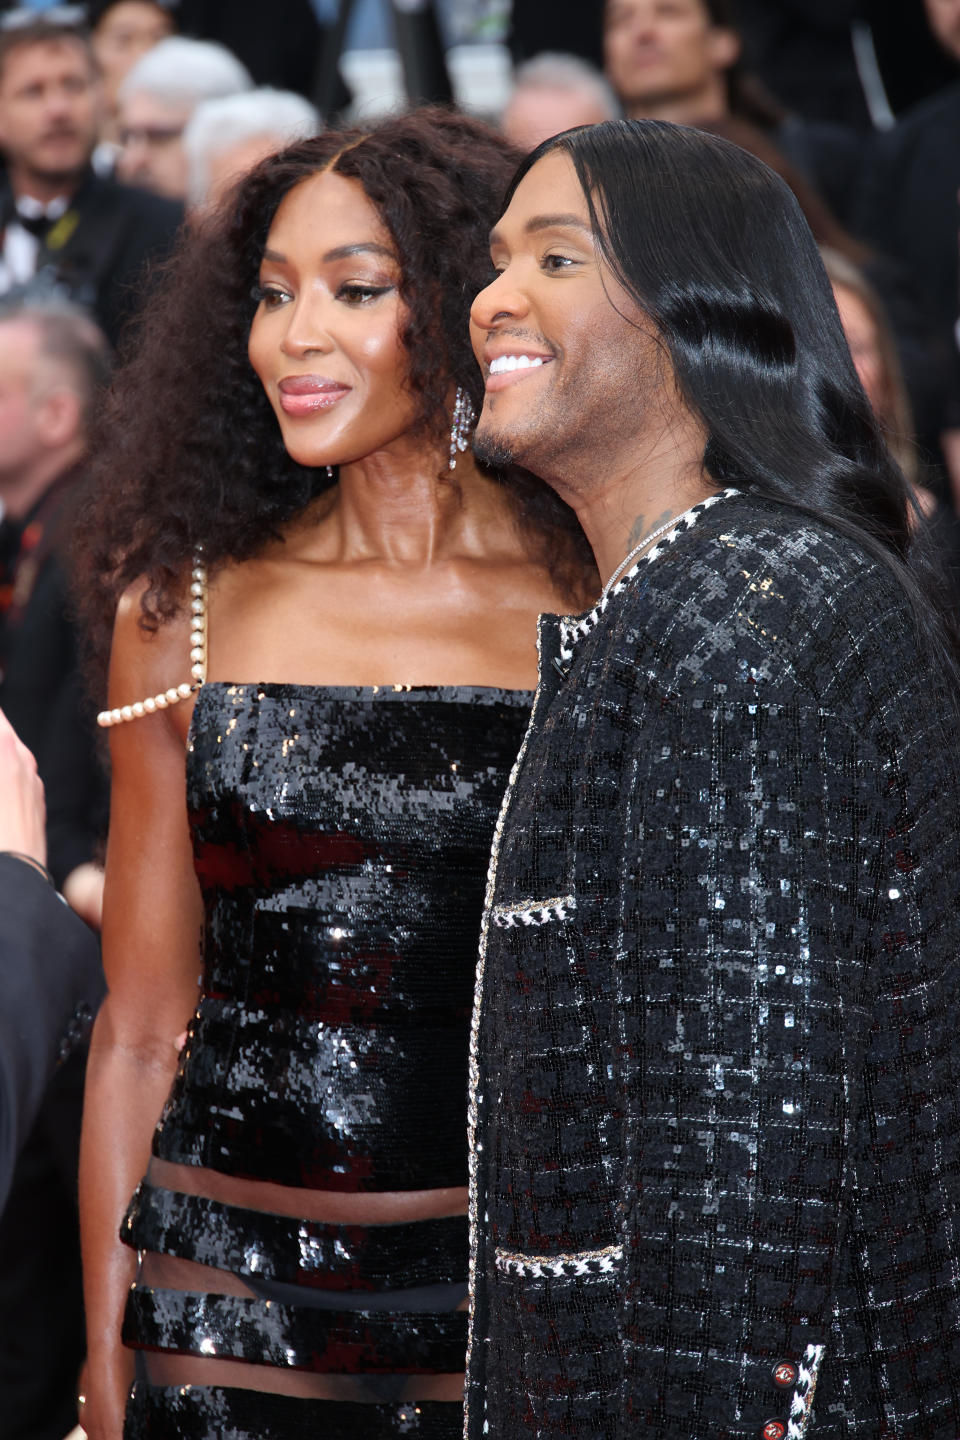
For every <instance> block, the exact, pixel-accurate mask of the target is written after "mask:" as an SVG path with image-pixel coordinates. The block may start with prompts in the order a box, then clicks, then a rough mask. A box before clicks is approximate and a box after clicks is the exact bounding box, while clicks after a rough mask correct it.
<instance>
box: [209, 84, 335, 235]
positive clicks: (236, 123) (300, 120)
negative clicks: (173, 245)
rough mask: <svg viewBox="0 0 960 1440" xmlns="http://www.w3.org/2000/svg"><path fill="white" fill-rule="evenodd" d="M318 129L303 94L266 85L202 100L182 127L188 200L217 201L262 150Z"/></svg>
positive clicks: (273, 148)
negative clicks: (184, 126)
mask: <svg viewBox="0 0 960 1440" xmlns="http://www.w3.org/2000/svg"><path fill="white" fill-rule="evenodd" d="M319 130H320V116H319V115H318V114H317V111H316V110H315V109H314V107H313V106H312V105H311V104H310V102H309V100H305V99H304V98H303V96H302V95H296V94H294V92H293V91H292V90H273V89H271V88H270V87H268V86H265V87H263V88H262V89H259V90H248V91H244V92H243V93H242V94H240V95H226V96H224V98H223V99H222V100H205V101H204V102H203V104H202V105H198V106H197V108H196V110H194V112H193V114H192V115H191V117H190V119H189V121H188V122H187V127H186V129H185V130H184V132H183V148H184V151H185V153H186V157H187V204H188V206H189V208H190V210H191V211H193V212H197V211H200V210H203V209H206V208H208V207H210V206H213V205H216V204H217V202H218V201H219V200H220V198H221V197H222V196H223V194H224V193H225V192H226V191H227V190H228V189H229V188H230V186H231V185H232V184H233V182H234V181H235V180H237V179H239V177H240V176H241V175H244V174H246V172H247V171H248V170H252V169H253V167H254V165H256V164H257V163H258V162H259V161H260V160H262V159H264V157H265V156H267V155H271V154H273V152H274V151H276V150H280V149H282V148H283V146H284V145H289V144H291V143H292V142H293V141H294V140H302V139H306V138H307V136H309V135H316V134H317V133H318V132H319Z"/></svg>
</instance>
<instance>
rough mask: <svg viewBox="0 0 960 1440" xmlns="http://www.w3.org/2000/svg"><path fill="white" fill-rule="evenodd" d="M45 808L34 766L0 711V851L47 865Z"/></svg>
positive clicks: (35, 766) (41, 786)
mask: <svg viewBox="0 0 960 1440" xmlns="http://www.w3.org/2000/svg"><path fill="white" fill-rule="evenodd" d="M46 820H47V807H46V802H45V801H44V797H43V781H42V780H41V779H40V776H39V775H38V774H37V762H36V760H34V758H33V756H32V755H31V753H30V751H29V750H28V749H27V747H26V745H24V744H23V743H22V742H21V741H20V740H18V738H17V736H16V733H15V731H14V729H13V726H12V725H11V724H10V722H9V720H8V719H7V717H6V716H5V715H4V714H3V712H2V711H0V850H15V851H17V852H18V853H19V854H21V855H29V856H30V858H31V859H32V860H36V861H37V863H38V864H39V865H46V863H47V837H46Z"/></svg>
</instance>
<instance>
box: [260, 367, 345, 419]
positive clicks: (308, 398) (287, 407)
mask: <svg viewBox="0 0 960 1440" xmlns="http://www.w3.org/2000/svg"><path fill="white" fill-rule="evenodd" d="M277 390H278V392H279V395H280V407H281V409H282V410H283V411H284V413H285V414H287V415H312V414H314V413H315V412H316V411H318V410H329V409H330V408H331V407H332V406H333V405H336V403H337V401H338V400H342V399H343V397H344V395H349V394H350V386H349V385H341V384H340V383H339V381H337V380H327V379H325V378H324V377H323V376H322V375H289V376H287V377H286V379H284V380H281V381H280V383H279V385H278V386H277Z"/></svg>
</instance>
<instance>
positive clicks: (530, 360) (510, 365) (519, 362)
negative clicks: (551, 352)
mask: <svg viewBox="0 0 960 1440" xmlns="http://www.w3.org/2000/svg"><path fill="white" fill-rule="evenodd" d="M542 364H543V356H542V355H498V356H497V358H496V360H491V362H490V374H491V375H505V374H506V373H507V371H508V370H535V369H536V368H537V366H538V365H542Z"/></svg>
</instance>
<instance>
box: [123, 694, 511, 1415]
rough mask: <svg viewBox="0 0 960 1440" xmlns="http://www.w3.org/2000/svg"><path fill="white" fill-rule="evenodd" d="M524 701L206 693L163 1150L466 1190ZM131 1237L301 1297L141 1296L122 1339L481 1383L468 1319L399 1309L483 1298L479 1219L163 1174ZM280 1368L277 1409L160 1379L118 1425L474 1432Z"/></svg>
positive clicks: (176, 1157)
mask: <svg viewBox="0 0 960 1440" xmlns="http://www.w3.org/2000/svg"><path fill="white" fill-rule="evenodd" d="M530 700H531V696H530V694H529V693H528V692H523V691H503V690H497V689H492V688H470V687H460V688H458V687H443V688H428V687H417V688H409V687H399V686H398V687H362V688H353V687H350V688H347V687H333V688H330V687H327V688H319V687H308V686H298V685H279V684H263V685H227V684H208V685H206V686H204V688H203V689H202V690H201V692H200V694H199V696H198V700H197V705H196V709H195V712H194V716H193V720H192V723H191V731H190V739H189V744H188V759H187V792H188V793H187V798H188V809H189V816H190V825H191V830H192V834H193V842H194V855H195V866H196V872H197V875H198V877H199V880H200V886H201V890H202V894H203V900H204V908H205V932H204V968H203V977H202V986H201V994H200V999H199V1004H198V1007H197V1011H196V1014H195V1015H194V1017H193V1020H192V1021H191V1024H190V1026H189V1029H188V1035H187V1043H186V1045H185V1047H184V1049H183V1052H182V1056H181V1063H180V1066H179V1070H178V1073H177V1076H176V1079H175V1081H174V1085H173V1088H172V1091H171V1094H170V1096H169V1099H168V1101H167V1104H166V1106H165V1108H164V1111H163V1115H162V1116H161V1119H160V1122H159V1124H158V1126H157V1130H156V1133H155V1136H154V1143H153V1151H154V1154H155V1156H157V1157H158V1158H160V1159H162V1160H166V1161H172V1162H179V1163H181V1164H187V1165H190V1166H192V1167H196V1168H197V1173H198V1174H199V1175H202V1169H203V1168H206V1169H210V1170H214V1171H217V1172H220V1173H221V1174H224V1175H230V1176H235V1177H239V1178H241V1179H252V1180H267V1181H272V1182H274V1183H279V1184H284V1185H288V1186H296V1187H303V1188H307V1189H315V1190H326V1191H339V1192H341V1193H344V1194H350V1193H359V1192H382V1191H390V1190H394V1191H403V1190H429V1189H431V1188H435V1187H440V1186H444V1187H446V1186H461V1185H464V1184H465V1183H466V1178H467V1157H466V1138H465V1133H466V1124H465V1112H466V1089H467V1053H468V1031H469V1020H470V1009H471V1003H472V996H473V983H474V970H475V960H476V948H477V934H478V931H479V924H480V915H481V909H482V899H483V886H484V877H485V873H486V867H487V862H488V856H489V849H490V839H491V834H492V830H493V825H494V819H495V816H496V814H497V810H498V808H499V804H500V801H501V797H502V792H503V787H504V784H505V782H506V777H507V773H508V770H509V767H510V765H511V764H512V762H513V759H514V757H515V755H516V751H517V748H518V746H519V743H520V739H521V736H522V733H523V729H524V726H525V724H526V720H527V715H528V712H529V705H530ZM201 1188H202V1187H201ZM121 1233H122V1238H123V1239H124V1240H125V1241H126V1243H128V1244H130V1245H132V1246H134V1247H136V1248H138V1249H140V1250H142V1251H147V1252H150V1253H156V1254H159V1255H168V1256H172V1257H177V1258H178V1259H179V1260H190V1261H193V1262H196V1263H199V1264H202V1265H206V1266H215V1267H217V1268H219V1269H225V1270H229V1271H231V1272H232V1273H233V1274H234V1275H236V1276H238V1277H240V1278H241V1279H243V1278H244V1277H246V1278H248V1279H249V1281H250V1284H251V1287H252V1288H253V1289H254V1290H255V1291H256V1286H257V1285H258V1284H260V1285H263V1284H264V1283H265V1282H278V1283H282V1284H283V1285H285V1286H287V1285H293V1286H296V1287H298V1289H299V1293H300V1294H302V1295H303V1297H304V1302H303V1304H300V1303H294V1304H289V1305H288V1304H285V1303H278V1302H277V1301H276V1300H273V1299H261V1298H248V1297H244V1296H238V1295H218V1294H215V1293H210V1294H205V1293H196V1292H193V1291H189V1292H188V1291H179V1290H171V1289H157V1288H155V1287H154V1286H152V1285H151V1284H149V1283H146V1282H140V1283H138V1284H137V1285H136V1286H135V1287H134V1288H133V1290H132V1291H131V1294H130V1298H129V1302H128V1306H127V1313H126V1319H125V1329H124V1336H125V1339H126V1341H127V1343H129V1344H131V1345H132V1346H134V1347H135V1348H139V1349H141V1350H142V1351H144V1352H148V1353H149V1352H155V1353H161V1352H164V1353H167V1354H169V1355H185V1356H200V1357H207V1358H208V1359H224V1360H227V1359H234V1360H245V1361H247V1362H250V1363H254V1364H257V1365H260V1366H263V1367H271V1368H275V1367H280V1368H290V1369H293V1370H297V1371H300V1372H313V1373H317V1374H333V1375H341V1374H342V1375H347V1376H349V1375H356V1376H364V1375H370V1376H376V1375H384V1376H387V1377H390V1376H399V1377H401V1379H402V1377H403V1376H404V1375H407V1376H409V1375H414V1376H416V1375H420V1374H422V1375H430V1374H448V1373H453V1374H456V1373H458V1372H459V1370H461V1369H462V1367H463V1363H464V1353H465V1348H466V1316H465V1314H464V1313H463V1312H462V1311H460V1312H451V1313H425V1312H421V1313H410V1314H405V1313H404V1312H403V1308H402V1297H403V1295H404V1294H407V1295H410V1296H413V1295H416V1294H419V1293H432V1292H431V1287H434V1286H439V1287H441V1288H442V1287H443V1286H445V1285H452V1288H453V1291H454V1292H456V1289H457V1285H458V1283H459V1282H463V1283H464V1284H465V1281H466V1271H467V1233H466V1218H465V1217H462V1216H454V1217H451V1218H447V1219H439V1220H424V1221H417V1222H414V1223H409V1224H396V1225H388V1224H383V1225H377V1226H369V1227H365V1226H362V1225H356V1226H353V1225H340V1226H337V1225H324V1224H319V1223H317V1222H313V1221H309V1220H298V1219H296V1218H288V1217H286V1216H282V1215H274V1214H266V1213H263V1212H260V1211H253V1210H249V1209H245V1208H244V1207H243V1206H240V1205H229V1204H224V1203H223V1202H222V1201H217V1200H214V1199H212V1198H210V1197H208V1196H205V1195H203V1194H202V1193H201V1194H197V1195H186V1194H180V1193H176V1192H172V1191H168V1190H164V1189H161V1188H158V1187H157V1186H155V1185H153V1184H148V1183H146V1182H145V1183H144V1184H143V1185H142V1186H141V1187H140V1189H139V1190H138V1192H137V1195H136V1196H135V1197H134V1199H133V1201H132V1202H131V1206H130V1208H129V1210H128V1213H127V1216H126V1218H125V1220H124V1224H123V1227H122V1232H121ZM454 1282H457V1283H454ZM423 1287H426V1291H425V1292H424V1288H423ZM211 1289H212V1290H213V1289H215V1286H213V1285H211ZM394 1291H396V1292H397V1295H398V1297H399V1298H398V1302H397V1304H396V1307H395V1308H385V1306H384V1305H383V1304H381V1305H380V1306H379V1307H376V1306H375V1307H374V1308H373V1309H370V1310H367V1311H365V1310H363V1309H362V1308H361V1309H358V1308H357V1295H358V1293H359V1294H364V1293H369V1294H371V1295H373V1292H384V1294H383V1295H382V1296H381V1295H380V1294H379V1293H378V1294H377V1295H375V1296H374V1299H376V1300H386V1299H387V1297H388V1295H389V1294H391V1293H392V1292H394ZM318 1292H332V1294H331V1298H330V1299H329V1300H328V1299H327V1298H326V1295H325V1294H318ZM461 1293H462V1292H461ZM295 1294H296V1292H295ZM311 1294H313V1295H314V1296H315V1297H316V1299H315V1302H314V1304H313V1306H312V1307H311V1304H310V1298H309V1297H310V1295H311ZM337 1294H340V1295H342V1296H344V1297H345V1298H343V1299H341V1300H339V1301H338V1300H337V1299H336V1295H337ZM321 1301H322V1302H323V1304H324V1306H325V1307H326V1308H323V1309H318V1308H316V1307H317V1305H319V1304H320V1303H321ZM454 1303H455V1302H454ZM331 1304H332V1305H333V1306H334V1307H335V1308H332V1309H331V1308H330V1306H331ZM361 1304H362V1302H361ZM371 1304H373V1300H371ZM337 1306H339V1308H336V1307H337ZM264 1374H265V1381H264V1387H263V1392H259V1391H246V1390H238V1391H236V1392H234V1391H233V1390H231V1389H230V1388H229V1387H227V1388H218V1387H216V1386H213V1387H211V1386H203V1387H193V1386H190V1385H186V1386H182V1387H170V1386H165V1385H160V1384H148V1383H146V1380H145V1379H144V1378H143V1377H141V1378H140V1379H139V1380H138V1384H137V1387H136V1394H135V1396H134V1399H133V1400H132V1401H131V1404H130V1406H129V1409H128V1418H127V1431H126V1433H127V1435H128V1436H130V1437H135V1436H151V1437H156V1436H160V1435H180V1434H184V1435H201V1434H203V1435H211V1436H212V1435H216V1434H221V1433H229V1434H230V1435H231V1436H235V1437H236V1440H240V1437H243V1436H250V1437H251V1440H252V1437H253V1436H260V1435H264V1436H265V1435H269V1434H272V1433H275V1431H274V1430H272V1429H271V1426H274V1425H276V1426H278V1427H280V1428H279V1429H278V1430H277V1431H276V1433H281V1432H282V1433H284V1434H286V1433H299V1431H298V1426H301V1425H302V1426H303V1427H304V1433H305V1432H306V1429H307V1428H308V1426H309V1424H312V1425H313V1426H314V1427H315V1428H316V1426H317V1425H319V1426H320V1429H321V1430H322V1432H323V1433H324V1434H330V1435H331V1436H333V1435H341V1434H343V1435H347V1434H349V1435H351V1436H353V1435H356V1436H363V1437H368V1436H369V1437H377V1436H381V1435H382V1436H384V1437H386V1436H388V1435H389V1436H392V1435H395V1434H396V1435H400V1434H410V1435H412V1436H421V1435H422V1436H424V1437H430V1440H433V1437H438V1440H439V1437H441V1436H442V1437H443V1440H449V1437H451V1436H453V1435H455V1434H457V1433H458V1432H459V1429H460V1418H459V1413H460V1407H459V1405H455V1404H451V1403H442V1402H433V1403H431V1404H427V1405H425V1406H419V1405H417V1406H404V1405H393V1404H391V1405H382V1404H375V1403H362V1404H350V1403H347V1402H346V1401H345V1402H343V1403H341V1402H338V1401H321V1400H316V1401H314V1400H310V1399H292V1398H290V1397H285V1396H282V1395H279V1394H272V1393H269V1392H270V1391H271V1382H270V1380H269V1378H268V1372H267V1370H266V1369H265V1371H264ZM274 1388H276V1387H274ZM278 1417H279V1418H278ZM221 1420H222V1421H223V1424H224V1425H225V1426H226V1427H227V1428H226V1429H219V1428H218V1426H219V1425H220V1423H221ZM228 1420H229V1424H228ZM284 1426H286V1427H287V1428H286V1429H284V1428H283V1427H284Z"/></svg>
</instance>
